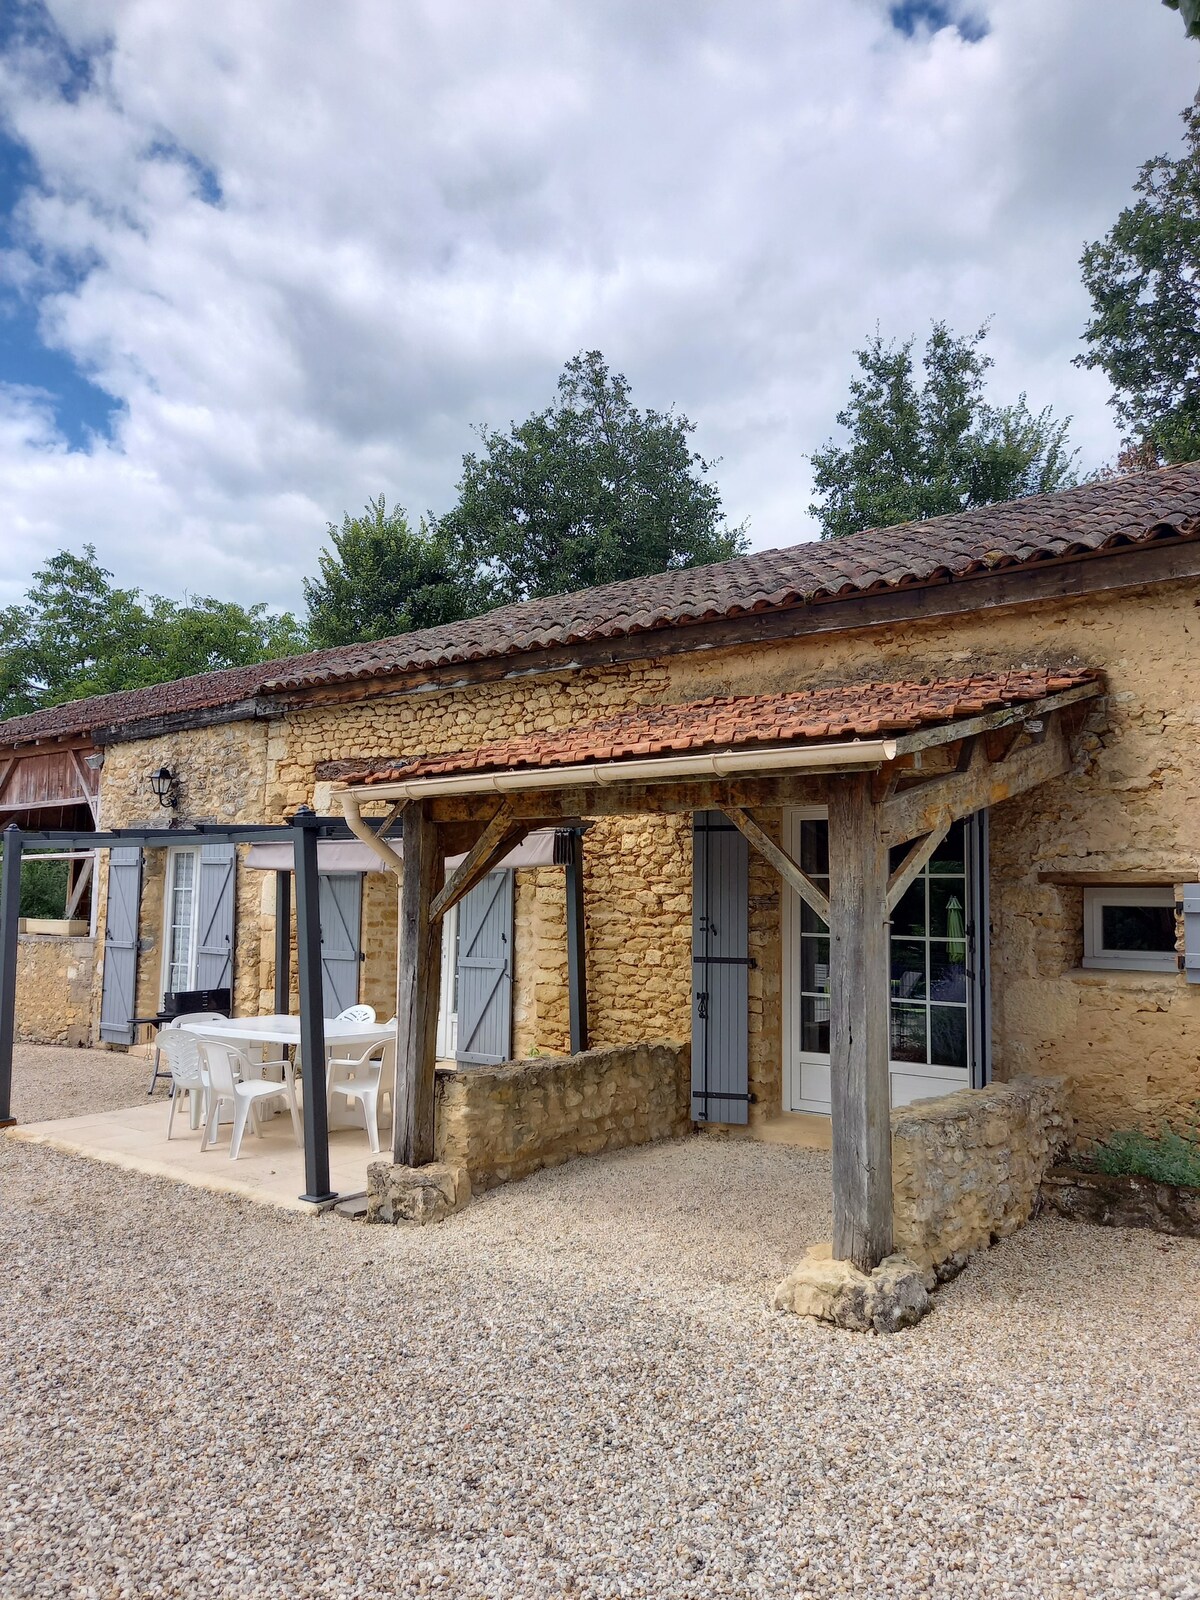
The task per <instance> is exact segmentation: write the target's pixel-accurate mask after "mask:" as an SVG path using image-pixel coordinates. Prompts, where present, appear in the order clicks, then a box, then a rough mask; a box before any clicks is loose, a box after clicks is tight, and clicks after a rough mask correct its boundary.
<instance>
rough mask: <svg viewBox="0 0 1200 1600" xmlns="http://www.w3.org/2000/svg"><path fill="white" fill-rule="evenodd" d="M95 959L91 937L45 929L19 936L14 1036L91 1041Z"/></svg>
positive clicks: (33, 1039) (35, 1040) (55, 1041)
mask: <svg viewBox="0 0 1200 1600" xmlns="http://www.w3.org/2000/svg"><path fill="white" fill-rule="evenodd" d="M95 958H96V950H95V941H94V940H92V939H88V938H75V937H63V936H61V935H59V934H43V933H23V934H21V935H19V937H18V939H17V1004H16V1033H17V1038H18V1039H23V1040H25V1041H26V1042H28V1043H30V1044H69V1045H86V1044H90V1043H91V1036H92V967H93V964H94V962H95Z"/></svg>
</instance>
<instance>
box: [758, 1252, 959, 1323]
mask: <svg viewBox="0 0 1200 1600" xmlns="http://www.w3.org/2000/svg"><path fill="white" fill-rule="evenodd" d="M936 1281H937V1280H936V1278H935V1275H934V1274H933V1272H931V1271H930V1270H929V1269H928V1268H924V1269H923V1268H921V1267H918V1266H917V1265H916V1263H915V1262H912V1261H909V1260H908V1259H907V1258H906V1257H905V1256H888V1258H887V1260H886V1261H881V1262H880V1263H879V1265H878V1266H877V1267H876V1268H875V1270H874V1272H869V1273H868V1272H860V1271H859V1270H858V1268H857V1267H856V1266H854V1265H852V1263H851V1262H849V1261H835V1260H834V1258H833V1247H832V1246H831V1245H828V1244H817V1245H813V1246H812V1248H811V1249H810V1250H806V1251H805V1252H804V1257H803V1259H802V1260H801V1262H800V1264H799V1266H797V1267H795V1268H793V1270H792V1271H791V1272H790V1273H789V1274H788V1276H787V1277H786V1278H785V1279H784V1280H783V1282H782V1283H781V1284H780V1285H779V1287H778V1288H777V1289H776V1291H775V1309H776V1310H777V1311H794V1312H795V1313H796V1315H797V1316H799V1317H816V1319H817V1320H818V1322H828V1323H830V1324H832V1326H833V1327H835V1328H848V1329H850V1330H851V1331H853V1332H855V1333H870V1332H871V1331H872V1329H873V1330H874V1331H875V1332H876V1333H896V1332H898V1331H899V1329H901V1328H911V1327H912V1325H913V1324H914V1323H915V1322H920V1320H921V1318H922V1317H924V1316H928V1314H929V1312H930V1311H932V1309H933V1303H932V1301H931V1300H930V1298H929V1291H930V1290H931V1289H932V1288H933V1287H934V1286H935V1284H936Z"/></svg>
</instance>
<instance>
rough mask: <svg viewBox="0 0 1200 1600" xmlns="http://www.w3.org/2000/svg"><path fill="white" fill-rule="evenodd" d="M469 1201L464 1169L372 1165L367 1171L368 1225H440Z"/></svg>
mask: <svg viewBox="0 0 1200 1600" xmlns="http://www.w3.org/2000/svg"><path fill="white" fill-rule="evenodd" d="M470 1198H471V1180H470V1178H469V1176H468V1175H467V1169H466V1167H450V1166H445V1165H444V1164H443V1163H442V1162H440V1161H431V1162H430V1163H429V1164H428V1166H424V1167H400V1166H395V1165H393V1163H392V1162H390V1161H372V1162H371V1164H370V1166H369V1167H368V1168H367V1221H368V1222H386V1223H395V1222H441V1221H442V1219H443V1218H444V1217H448V1216H449V1215H450V1213H451V1212H452V1211H458V1210H461V1208H462V1207H463V1206H465V1205H466V1203H467V1201H468V1200H469V1199H470Z"/></svg>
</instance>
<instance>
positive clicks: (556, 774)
mask: <svg viewBox="0 0 1200 1600" xmlns="http://www.w3.org/2000/svg"><path fill="white" fill-rule="evenodd" d="M895 756H896V741H895V739H855V740H850V741H848V742H846V743H844V744H802V745H785V746H784V747H783V748H782V749H776V750H763V749H757V750H713V751H704V752H701V753H695V754H690V755H685V756H662V757H656V756H651V757H638V758H636V759H633V760H626V761H599V762H589V763H587V764H585V765H579V766H573V767H532V768H529V769H526V770H523V771H518V772H454V773H447V774H445V775H444V776H441V777H436V776H435V777H432V778H412V779H410V780H409V781H408V782H407V783H406V782H404V781H403V780H401V781H398V782H396V783H372V784H365V785H363V786H362V787H360V788H357V789H345V790H337V791H335V792H336V793H337V795H338V798H339V799H340V800H341V802H342V806H343V809H345V808H346V806H347V802H348V801H350V800H352V799H353V797H354V796H358V797H359V798H360V799H373V800H425V799H429V800H432V799H435V798H437V797H438V796H442V795H467V794H509V793H511V792H512V791H514V790H519V789H568V788H574V787H576V786H578V785H583V784H589V783H594V784H601V785H603V784H613V783H638V782H645V781H650V782H657V781H660V780H664V779H670V778H732V777H738V776H740V775H741V774H743V773H748V772H757V773H773V772H803V771H809V772H813V771H833V772H836V771H845V770H847V769H849V770H853V769H858V770H859V771H864V770H869V769H871V768H874V767H880V766H882V765H883V764H884V762H885V761H893V760H894V759H895ZM357 812H358V806H357V801H355V803H354V813H355V815H354V817H352V816H351V814H350V811H349V810H346V811H345V815H346V821H347V823H348V824H349V826H350V830H351V832H352V833H354V834H356V835H357V837H358V838H360V839H364V840H365V839H367V838H368V835H369V836H370V839H371V840H373V841H374V843H375V845H376V846H377V847H382V848H384V849H386V848H387V846H386V845H384V844H383V842H382V840H376V839H375V836H374V835H373V834H371V833H370V830H369V829H366V828H364V831H363V832H361V833H360V832H359V831H358V828H357V827H356V826H355V818H357ZM359 826H362V823H361V819H359Z"/></svg>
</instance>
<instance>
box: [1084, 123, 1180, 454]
mask: <svg viewBox="0 0 1200 1600" xmlns="http://www.w3.org/2000/svg"><path fill="white" fill-rule="evenodd" d="M1183 124H1184V129H1185V134H1184V152H1183V154H1182V155H1181V156H1180V157H1179V158H1178V159H1177V160H1174V161H1172V160H1171V159H1170V158H1169V157H1167V156H1165V155H1163V156H1156V157H1155V158H1154V159H1153V160H1152V161H1147V162H1146V164H1145V165H1144V166H1143V167H1142V169H1141V171H1140V173H1139V174H1138V178H1137V181H1136V183H1135V184H1134V186H1133V189H1134V193H1135V195H1137V197H1138V198H1137V199H1136V200H1135V201H1134V203H1133V205H1131V206H1127V207H1126V209H1125V210H1124V211H1122V212H1121V214H1120V216H1119V217H1118V218H1117V220H1116V222H1115V223H1114V224H1113V226H1112V227H1111V228H1110V229H1109V232H1108V233H1107V234H1106V236H1105V237H1104V238H1103V239H1101V240H1098V241H1097V242H1096V243H1095V244H1090V245H1088V247H1087V249H1086V250H1085V251H1084V252H1083V255H1082V257H1081V258H1080V266H1081V267H1082V268H1083V282H1084V286H1085V288H1086V289H1087V291H1088V293H1089V294H1090V295H1091V298H1092V308H1093V312H1094V315H1093V317H1092V320H1091V321H1090V322H1089V323H1088V325H1087V328H1086V330H1085V332H1084V335H1083V337H1084V341H1085V343H1086V344H1087V345H1088V346H1089V347H1090V348H1089V349H1088V350H1086V351H1085V352H1084V354H1083V355H1080V356H1077V357H1076V358H1075V361H1076V365H1077V366H1081V367H1099V368H1100V369H1101V371H1103V372H1104V373H1106V374H1107V376H1108V380H1109V382H1110V383H1111V384H1112V386H1113V389H1114V390H1115V391H1116V392H1115V394H1114V395H1113V399H1112V405H1113V409H1114V410H1115V411H1116V413H1117V416H1118V417H1119V418H1120V420H1121V422H1122V423H1123V424H1124V426H1125V427H1126V428H1128V429H1129V432H1130V435H1131V441H1132V443H1133V445H1134V446H1135V447H1138V448H1141V449H1142V451H1143V453H1145V448H1146V447H1147V446H1148V447H1149V454H1150V455H1151V457H1152V458H1157V459H1158V460H1162V461H1194V460H1196V459H1197V458H1198V457H1200V108H1198V107H1196V106H1189V108H1188V109H1187V110H1186V111H1185V112H1184V113H1183Z"/></svg>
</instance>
